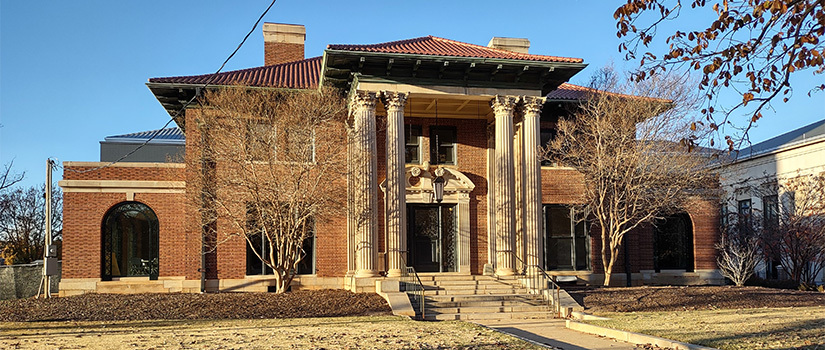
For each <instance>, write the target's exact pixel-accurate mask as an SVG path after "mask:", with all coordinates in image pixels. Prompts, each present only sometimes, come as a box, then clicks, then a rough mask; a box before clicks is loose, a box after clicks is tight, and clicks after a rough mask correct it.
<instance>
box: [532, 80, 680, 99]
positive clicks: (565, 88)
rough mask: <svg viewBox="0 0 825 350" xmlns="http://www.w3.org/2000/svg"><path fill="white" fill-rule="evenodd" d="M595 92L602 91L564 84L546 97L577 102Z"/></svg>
mask: <svg viewBox="0 0 825 350" xmlns="http://www.w3.org/2000/svg"><path fill="white" fill-rule="evenodd" d="M594 91H600V90H595V89H593V88H589V87H585V86H578V85H573V84H568V83H563V84H561V85H559V87H558V88H557V89H556V90H553V91H550V93H549V94H547V96H546V97H547V99H549V100H571V101H577V100H584V99H586V98H587V94H588V93H592V92H594ZM608 94H611V95H614V96H625V97H631V98H642V99H649V100H653V101H659V102H663V103H670V102H673V101H671V100H668V99H664V98H656V97H645V96H636V95H628V94H620V93H613V92H608Z"/></svg>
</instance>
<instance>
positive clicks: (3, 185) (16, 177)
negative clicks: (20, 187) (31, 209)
mask: <svg viewBox="0 0 825 350" xmlns="http://www.w3.org/2000/svg"><path fill="white" fill-rule="evenodd" d="M13 165H14V161H11V162H9V163H8V164H6V165H4V166H3V170H2V171H0V191H2V190H5V189H7V188H10V187H12V186H14V184H16V183H18V182H20V181H23V177H24V176H25V175H26V174H25V173H20V174H17V173H13V172H11V168H12V166H13Z"/></svg>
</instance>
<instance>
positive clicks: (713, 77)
mask: <svg viewBox="0 0 825 350" xmlns="http://www.w3.org/2000/svg"><path fill="white" fill-rule="evenodd" d="M823 4H825V1H822V0H747V1H745V0H722V2H721V3H712V5H710V3H709V2H707V1H705V0H691V1H690V8H691V11H696V12H698V13H700V14H702V15H709V16H710V17H711V18H712V21H710V22H709V23H705V24H704V25H702V27H704V28H702V29H698V30H691V31H684V32H683V31H681V30H676V31H675V32H673V33H672V34H670V35H669V36H668V37H667V39H666V45H667V47H665V48H660V49H658V50H657V51H660V52H664V53H663V54H660V56H657V55H656V54H654V53H652V52H645V53H644V54H643V55H642V57H641V59H640V69H639V71H638V72H637V74H636V78H637V79H645V78H647V77H649V76H650V75H651V74H655V73H656V72H661V71H664V70H669V69H674V68H678V67H687V68H689V69H692V70H696V71H700V72H701V74H702V80H701V82H700V88H701V89H703V90H704V91H705V93H706V98H707V101H706V104H708V105H711V104H713V103H714V102H715V101H716V100H717V99H718V97H719V96H720V91H721V90H722V89H728V90H731V91H735V92H736V93H738V94H739V95H740V96H741V97H742V101H741V103H739V104H737V105H735V106H733V107H731V108H729V109H726V110H725V112H724V114H723V116H722V118H718V117H715V115H714V112H713V111H712V110H710V109H705V110H704V111H703V113H704V115H705V118H706V119H707V120H708V121H709V122H711V124H712V125H714V126H716V125H719V124H721V123H723V122H725V121H727V120H728V116H729V115H730V113H731V112H733V111H735V110H738V109H741V108H743V107H745V106H746V105H748V104H749V103H755V105H754V106H751V108H752V109H749V110H748V113H750V114H751V118H750V121H749V124H748V127H750V125H751V124H752V123H753V122H755V121H757V120H758V119H759V118H761V116H762V114H761V111H762V110H763V109H764V108H766V107H769V106H770V102H771V101H773V100H774V99H776V98H782V101H783V102H787V101H788V100H789V99H790V98H791V97H792V95H793V88H792V87H791V84H790V76H791V74H792V73H795V72H798V71H800V70H806V69H814V72H815V74H821V73H823V72H825V63H824V61H825V56H823V55H825V52H823V51H825V44H823V40H822V38H823V35H824V34H825V9H823ZM683 10H684V11H687V9H686V8H684V7H683V4H682V1H681V0H673V1H670V0H628V1H627V3H625V4H624V5H622V6H620V7H619V8H617V9H616V11H615V12H614V14H613V17H614V18H615V19H616V28H617V33H616V34H617V36H618V37H619V38H626V40H625V41H624V42H623V43H622V44H621V45H619V52H625V56H626V58H627V59H635V58H636V56H637V54H638V53H640V52H641V50H642V49H641V47H640V46H644V47H649V46H650V45H651V43H652V42H653V39H654V37H655V36H656V35H657V29H658V27H659V26H660V25H661V24H662V22H664V21H670V20H675V19H677V18H678V17H679V16H680V15H681V12H682V11H683ZM703 10H704V12H702V11H703ZM711 11H712V13H710V14H709V12H711ZM648 13H652V18H653V19H652V22H650V23H649V24H645V25H639V23H638V22H642V21H645V22H646V21H647V19H648V18H650V17H648V16H647V14H648ZM802 88H803V89H805V90H810V91H814V90H823V89H825V84H821V85H818V86H804V87H802ZM809 94H810V92H809Z"/></svg>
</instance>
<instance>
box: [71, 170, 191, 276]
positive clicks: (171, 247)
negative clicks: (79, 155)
mask: <svg viewBox="0 0 825 350" xmlns="http://www.w3.org/2000/svg"><path fill="white" fill-rule="evenodd" d="M86 169H89V168H88V167H76V166H69V167H67V170H66V171H64V179H66V180H93V179H94V180H151V181H180V180H181V179H182V178H183V171H184V169H182V168H150V167H122V166H113V167H108V168H104V169H101V170H97V171H92V172H88V173H82V174H81V173H76V172H73V171H72V170H86ZM63 196H64V197H63V200H64V203H63V221H64V224H63V276H64V277H65V278H99V277H101V275H100V270H101V269H100V266H101V255H100V251H101V225H102V222H103V217H104V216H105V215H106V212H107V211H108V210H109V209H111V208H112V207H113V206H115V205H116V204H118V203H121V202H125V201H126V194H125V193H82V192H65V193H64V195H63ZM134 200H135V201H137V202H141V203H143V204H146V205H147V206H149V207H150V208H151V209H152V210H153V211H154V212H155V215H157V217H158V222H159V241H160V242H159V243H160V247H159V265H160V271H159V274H160V276H187V277H188V278H194V277H195V276H194V274H193V272H195V271H196V270H197V266H191V263H190V262H189V261H188V259H187V257H188V256H191V255H192V254H193V253H194V254H197V251H194V252H193V251H192V250H191V247H192V244H191V243H192V242H191V241H192V237H190V236H188V235H187V234H186V231H185V229H184V220H183V217H184V212H183V206H184V205H183V204H184V195H183V194H180V193H135V195H134ZM198 242H199V240H198Z"/></svg>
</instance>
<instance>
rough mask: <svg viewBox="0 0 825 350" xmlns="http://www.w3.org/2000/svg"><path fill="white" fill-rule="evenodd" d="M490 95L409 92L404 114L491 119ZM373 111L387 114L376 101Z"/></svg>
mask: <svg viewBox="0 0 825 350" xmlns="http://www.w3.org/2000/svg"><path fill="white" fill-rule="evenodd" d="M491 99H492V97H490V96H451V95H442V96H432V95H421V94H415V93H410V97H409V98H408V99H407V104H406V106H405V108H404V114H405V117H407V118H435V117H436V112H437V114H438V118H450V119H486V120H492V119H493V109H492V107H491V106H490V100H491ZM375 112H376V114H378V115H387V114H386V110H385V109H384V105H383V104H382V103H377V104H376V107H375Z"/></svg>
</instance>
